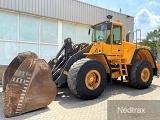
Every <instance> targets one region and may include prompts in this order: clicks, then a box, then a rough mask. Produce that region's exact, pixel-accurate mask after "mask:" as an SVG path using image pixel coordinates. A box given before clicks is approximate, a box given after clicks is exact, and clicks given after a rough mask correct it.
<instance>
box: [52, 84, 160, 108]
mask: <svg viewBox="0 0 160 120" xmlns="http://www.w3.org/2000/svg"><path fill="white" fill-rule="evenodd" d="M158 87H160V86H157V85H154V84H152V85H151V86H150V87H149V88H148V89H142V90H139V89H134V88H131V87H129V86H128V84H127V83H122V82H117V83H113V84H108V85H107V86H106V88H105V90H104V92H103V93H102V94H101V96H100V97H98V98H97V99H94V100H88V101H86V100H81V99H79V98H76V97H75V96H74V95H73V94H72V93H71V91H70V90H69V88H58V94H57V96H56V99H55V101H58V102H59V104H60V105H61V106H62V107H64V108H66V109H73V108H83V107H86V106H90V105H94V104H97V103H99V102H102V101H104V100H107V99H109V98H111V97H113V96H115V95H119V94H126V95H129V98H132V97H135V96H139V95H144V94H146V93H150V92H152V91H154V90H155V89H157V88H158ZM120 100H123V98H122V99H120ZM125 100H126V99H125Z"/></svg>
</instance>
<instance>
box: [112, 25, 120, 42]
mask: <svg viewBox="0 0 160 120" xmlns="http://www.w3.org/2000/svg"><path fill="white" fill-rule="evenodd" d="M113 44H117V45H120V44H121V27H120V26H117V25H113Z"/></svg>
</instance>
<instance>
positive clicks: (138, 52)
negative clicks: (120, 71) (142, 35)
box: [131, 48, 157, 76]
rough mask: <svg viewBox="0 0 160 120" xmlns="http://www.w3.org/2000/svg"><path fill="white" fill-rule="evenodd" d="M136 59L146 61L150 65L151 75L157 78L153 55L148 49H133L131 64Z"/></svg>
mask: <svg viewBox="0 0 160 120" xmlns="http://www.w3.org/2000/svg"><path fill="white" fill-rule="evenodd" d="M136 59H143V60H148V61H149V62H150V63H151V65H152V68H153V75H156V76H157V65H156V62H155V59H154V57H153V54H152V53H151V51H150V50H149V49H146V48H137V49H135V51H134V54H133V57H132V60H131V64H133V63H134V62H135V60H136Z"/></svg>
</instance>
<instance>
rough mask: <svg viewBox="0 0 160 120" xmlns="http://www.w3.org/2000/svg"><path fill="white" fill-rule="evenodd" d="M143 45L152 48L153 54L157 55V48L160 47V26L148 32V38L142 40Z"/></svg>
mask: <svg viewBox="0 0 160 120" xmlns="http://www.w3.org/2000/svg"><path fill="white" fill-rule="evenodd" d="M141 45H145V46H148V47H150V48H151V52H152V53H153V56H154V57H156V56H157V50H158V49H160V27H159V28H158V29H155V30H153V31H150V32H149V33H147V35H146V38H145V39H143V40H142V43H141Z"/></svg>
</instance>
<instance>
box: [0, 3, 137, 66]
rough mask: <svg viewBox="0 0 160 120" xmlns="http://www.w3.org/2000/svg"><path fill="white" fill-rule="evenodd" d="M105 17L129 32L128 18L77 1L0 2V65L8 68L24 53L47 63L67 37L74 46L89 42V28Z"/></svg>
mask: <svg viewBox="0 0 160 120" xmlns="http://www.w3.org/2000/svg"><path fill="white" fill-rule="evenodd" d="M107 15H113V20H117V19H119V20H120V21H121V22H123V23H124V25H125V27H126V33H127V32H128V31H131V33H133V24H134V18H133V17H132V16H128V15H125V14H121V13H118V12H114V11H110V10H107V9H104V8H100V7H97V6H93V5H90V4H86V3H83V2H80V1H77V0H0V23H1V24H0V51H1V53H0V59H1V60H0V65H8V64H9V63H10V62H11V60H12V59H13V58H14V57H15V56H17V54H18V53H19V52H24V51H33V52H35V53H36V54H37V55H38V56H39V57H40V58H43V59H45V60H46V61H47V62H48V61H49V60H50V59H51V57H54V56H55V55H56V53H57V52H58V50H59V49H60V48H61V46H62V44H63V39H65V38H67V37H71V38H72V40H73V42H74V43H81V42H90V38H91V37H90V36H89V35H88V28H89V26H90V25H93V24H95V23H97V22H101V21H104V20H105V19H106V16H107ZM132 39H133V34H131V36H130V40H132Z"/></svg>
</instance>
